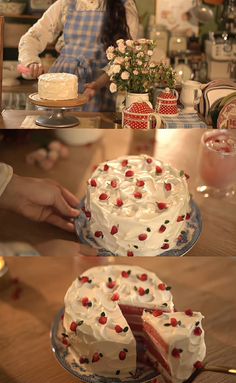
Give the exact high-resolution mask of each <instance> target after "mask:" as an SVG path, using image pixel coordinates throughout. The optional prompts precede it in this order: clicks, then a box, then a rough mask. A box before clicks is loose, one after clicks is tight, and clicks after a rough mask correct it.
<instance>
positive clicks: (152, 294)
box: [63, 265, 173, 378]
mask: <svg viewBox="0 0 236 383" xmlns="http://www.w3.org/2000/svg"><path fill="white" fill-rule="evenodd" d="M144 308H145V309H149V310H153V309H158V310H164V311H173V302H172V295H171V292H170V291H169V288H168V286H166V285H165V284H164V283H163V282H162V281H161V280H160V279H159V278H158V277H157V276H156V275H155V274H154V273H152V272H149V271H147V270H144V269H142V268H140V267H136V266H132V267H128V266H124V265H117V266H106V267H102V266H101V267H94V268H92V269H89V270H87V271H86V272H85V273H84V274H83V275H82V276H81V277H79V278H77V279H76V280H75V281H74V282H73V283H72V285H71V287H70V288H69V290H68V291H67V293H66V296H65V314H64V319H63V325H64V328H65V332H66V334H67V338H66V342H68V344H69V345H70V348H71V351H72V353H73V355H74V357H75V359H76V362H77V363H79V364H80V365H84V364H86V370H87V371H91V373H95V374H98V375H101V376H119V378H121V377H122V376H129V373H130V372H132V373H134V372H135V369H136V359H137V351H136V338H137V337H138V336H141V335H142V319H141V316H142V313H143V310H144Z"/></svg>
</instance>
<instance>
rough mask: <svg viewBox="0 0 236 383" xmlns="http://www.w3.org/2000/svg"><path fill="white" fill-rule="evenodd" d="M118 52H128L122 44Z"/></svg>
mask: <svg viewBox="0 0 236 383" xmlns="http://www.w3.org/2000/svg"><path fill="white" fill-rule="evenodd" d="M118 50H119V51H120V53H125V51H126V46H125V45H123V44H120V45H118Z"/></svg>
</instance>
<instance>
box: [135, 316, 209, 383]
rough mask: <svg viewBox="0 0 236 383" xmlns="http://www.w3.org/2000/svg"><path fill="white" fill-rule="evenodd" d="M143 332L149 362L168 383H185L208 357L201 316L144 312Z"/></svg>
mask: <svg viewBox="0 0 236 383" xmlns="http://www.w3.org/2000/svg"><path fill="white" fill-rule="evenodd" d="M142 319H143V321H144V332H145V334H146V335H147V341H146V342H147V349H148V351H147V352H148V356H149V358H150V360H151V361H152V362H153V364H154V365H156V368H157V369H158V371H159V372H160V373H161V375H162V377H163V379H164V381H165V382H166V383H182V382H184V381H185V380H186V379H188V378H189V377H190V376H191V375H192V373H193V371H194V370H195V369H196V368H197V367H198V366H199V364H201V362H202V361H203V359H204V358H205V355H206V346H205V341H204V330H203V328H202V325H201V321H202V319H203V316H202V314H201V313H199V312H193V311H192V310H186V311H185V312H174V313H166V312H162V311H159V312H157V311H154V312H153V313H149V312H144V313H143V316H142Z"/></svg>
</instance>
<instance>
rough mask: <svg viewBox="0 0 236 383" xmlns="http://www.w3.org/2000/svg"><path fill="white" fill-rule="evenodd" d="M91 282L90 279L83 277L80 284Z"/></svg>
mask: <svg viewBox="0 0 236 383" xmlns="http://www.w3.org/2000/svg"><path fill="white" fill-rule="evenodd" d="M89 280H90V279H89V277H81V278H80V282H81V283H88V282H89Z"/></svg>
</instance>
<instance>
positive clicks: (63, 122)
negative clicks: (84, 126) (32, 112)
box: [35, 109, 80, 128]
mask: <svg viewBox="0 0 236 383" xmlns="http://www.w3.org/2000/svg"><path fill="white" fill-rule="evenodd" d="M35 123H36V125H39V126H43V127H46V128H72V127H74V126H77V125H79V124H80V121H79V119H78V118H77V117H75V116H65V115H64V112H63V110H62V109H54V110H52V111H51V115H48V116H39V117H38V118H37V119H36V121H35Z"/></svg>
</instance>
